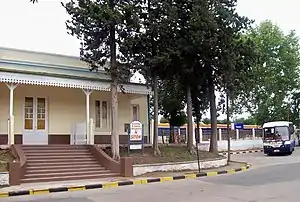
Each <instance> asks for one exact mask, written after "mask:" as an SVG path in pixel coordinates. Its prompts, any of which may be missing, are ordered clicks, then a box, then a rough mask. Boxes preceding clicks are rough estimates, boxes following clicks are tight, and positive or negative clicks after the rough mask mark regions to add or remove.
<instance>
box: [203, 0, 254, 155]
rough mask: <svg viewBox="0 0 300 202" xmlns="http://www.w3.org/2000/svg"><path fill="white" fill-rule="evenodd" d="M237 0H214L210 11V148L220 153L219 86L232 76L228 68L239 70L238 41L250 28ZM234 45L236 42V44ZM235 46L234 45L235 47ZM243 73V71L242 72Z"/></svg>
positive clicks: (208, 65)
mask: <svg viewBox="0 0 300 202" xmlns="http://www.w3.org/2000/svg"><path fill="white" fill-rule="evenodd" d="M236 6H237V2H236V0H225V1H218V0H216V1H211V7H210V13H211V15H212V16H213V21H214V22H215V24H213V25H214V27H215V28H214V29H211V31H212V33H213V36H214V37H212V38H211V39H210V41H209V45H208V47H210V57H207V58H206V60H205V71H206V72H208V73H209V75H208V92H209V100H210V114H211V122H212V123H211V142H210V152H214V153H217V152H218V149H217V108H216V100H215V99H216V98H215V88H217V89H219V90H221V89H222V88H224V85H225V84H226V82H227V78H230V77H228V76H226V75H228V72H233V71H235V70H236V69H235V68H236V67H235V63H236V61H238V58H237V57H233V58H232V56H233V55H235V54H236V51H238V50H236V49H235V48H236V47H237V46H235V43H236V41H237V40H239V39H240V33H241V31H242V30H244V29H247V27H248V26H249V24H250V21H249V20H248V18H246V17H243V16H239V15H238V13H237V12H236ZM232 45H234V46H232ZM233 47H234V48H233ZM238 75H240V74H238Z"/></svg>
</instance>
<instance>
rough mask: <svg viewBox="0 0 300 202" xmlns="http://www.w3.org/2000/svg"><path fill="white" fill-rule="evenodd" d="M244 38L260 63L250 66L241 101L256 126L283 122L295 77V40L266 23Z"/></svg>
mask: <svg viewBox="0 0 300 202" xmlns="http://www.w3.org/2000/svg"><path fill="white" fill-rule="evenodd" d="M247 37H250V38H251V40H252V41H253V42H254V43H255V46H256V48H257V50H258V52H259V54H260V60H259V63H258V64H257V65H255V66H253V69H252V73H253V74H252V77H251V78H249V80H248V82H247V86H246V87H247V88H246V89H247V90H246V91H245V96H244V97H243V98H242V100H243V101H246V103H245V105H246V106H247V109H248V111H249V112H250V113H251V114H252V116H255V117H256V119H257V120H258V123H259V124H262V123H263V122H266V121H275V120H287V119H288V116H289V108H290V107H289V106H290V103H289V101H288V100H290V96H291V93H292V92H294V91H295V89H296V88H297V78H298V75H299V68H298V67H299V61H300V58H299V39H298V37H297V36H296V34H295V32H294V31H291V32H289V33H288V34H287V35H285V34H284V33H283V31H282V30H281V29H280V28H279V27H278V26H277V25H275V24H273V23H272V22H270V21H264V22H262V23H261V24H260V25H259V26H257V27H256V28H254V29H251V30H250V31H249V32H248V33H247ZM246 81H247V80H246Z"/></svg>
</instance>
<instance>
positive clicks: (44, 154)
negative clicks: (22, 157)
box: [26, 151, 91, 158]
mask: <svg viewBox="0 0 300 202" xmlns="http://www.w3.org/2000/svg"><path fill="white" fill-rule="evenodd" d="M56 155H60V156H71V157H73V156H81V155H91V153H90V152H88V151H83V152H79V151H74V152H65V151H64V152H53V151H52V152H51V153H50V152H49V153H35V152H32V153H26V157H27V158H28V157H44V156H56Z"/></svg>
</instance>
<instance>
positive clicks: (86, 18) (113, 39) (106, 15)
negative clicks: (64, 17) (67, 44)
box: [62, 0, 140, 159]
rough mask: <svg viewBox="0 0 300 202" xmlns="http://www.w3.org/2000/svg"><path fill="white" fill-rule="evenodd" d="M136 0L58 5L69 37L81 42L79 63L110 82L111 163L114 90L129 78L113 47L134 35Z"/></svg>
mask: <svg viewBox="0 0 300 202" xmlns="http://www.w3.org/2000/svg"><path fill="white" fill-rule="evenodd" d="M139 2H140V1H138V0H124V1H114V0H109V1H94V0H79V1H75V0H71V1H70V2H68V3H67V4H66V5H64V4H62V5H63V6H64V8H65V9H66V11H67V13H68V14H69V15H70V17H71V20H68V21H67V22H66V26H67V30H68V31H69V34H71V35H73V36H74V35H75V36H76V37H77V38H78V39H81V40H82V41H83V42H82V48H81V50H80V56H81V59H82V60H83V61H85V62H87V63H89V64H90V67H91V70H95V71H101V70H100V69H101V68H103V66H104V65H105V64H107V63H108V61H109V67H105V70H106V72H107V73H109V74H110V76H111V78H112V83H111V99H112V100H111V102H112V103H111V112H112V113H111V114H112V119H111V120H112V123H111V145H112V155H113V158H114V159H119V158H120V154H119V129H118V90H119V89H121V90H122V85H120V84H122V83H124V82H128V80H129V77H130V75H131V72H130V66H129V65H128V64H129V62H128V61H127V58H125V57H124V56H123V55H122V52H120V53H117V46H118V47H120V46H122V42H123V40H124V38H126V37H127V36H128V35H133V34H134V33H136V32H137V31H138V30H139V28H140V26H139V23H138V22H139V21H138V17H139V16H138V15H137V13H138V8H139Z"/></svg>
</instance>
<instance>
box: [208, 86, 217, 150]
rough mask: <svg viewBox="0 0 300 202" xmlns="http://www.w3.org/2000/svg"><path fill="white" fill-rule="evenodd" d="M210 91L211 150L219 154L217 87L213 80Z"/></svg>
mask: <svg viewBox="0 0 300 202" xmlns="http://www.w3.org/2000/svg"><path fill="white" fill-rule="evenodd" d="M208 92H209V99H210V120H211V130H210V131H211V133H210V145H209V152H211V153H216V154H217V153H218V142H217V108H216V96H215V87H214V84H213V81H210V83H209V87H208Z"/></svg>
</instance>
